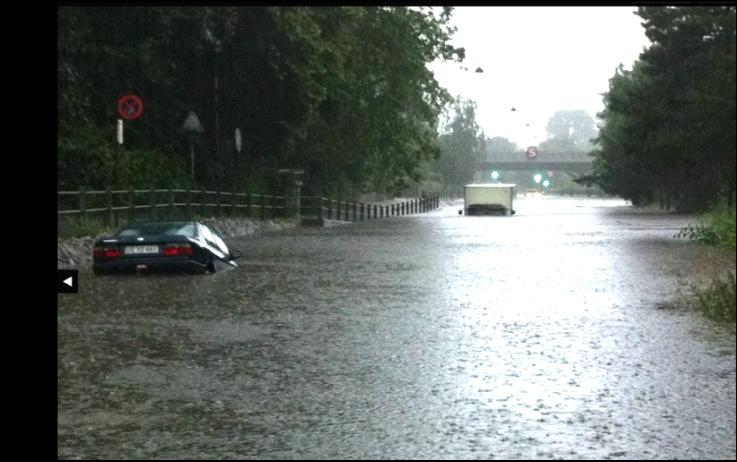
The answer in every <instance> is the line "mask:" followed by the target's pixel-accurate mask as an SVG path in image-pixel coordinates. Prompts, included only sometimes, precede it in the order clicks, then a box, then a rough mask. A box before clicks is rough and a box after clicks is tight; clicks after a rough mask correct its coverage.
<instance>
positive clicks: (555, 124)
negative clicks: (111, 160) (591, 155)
mask: <svg viewBox="0 0 737 462" xmlns="http://www.w3.org/2000/svg"><path fill="white" fill-rule="evenodd" d="M546 130H547V132H548V140H551V141H553V143H552V144H551V148H552V147H556V148H558V149H561V148H562V149H569V148H570V149H572V150H574V151H588V150H590V149H591V147H592V146H593V145H592V144H591V139H592V138H594V137H595V136H596V132H597V131H596V124H595V123H594V119H593V118H592V117H591V116H590V115H589V114H588V113H587V112H586V111H584V110H583V109H576V110H569V111H557V112H556V113H555V114H553V115H552V116H551V117H550V119H549V120H548V124H547V126H546Z"/></svg>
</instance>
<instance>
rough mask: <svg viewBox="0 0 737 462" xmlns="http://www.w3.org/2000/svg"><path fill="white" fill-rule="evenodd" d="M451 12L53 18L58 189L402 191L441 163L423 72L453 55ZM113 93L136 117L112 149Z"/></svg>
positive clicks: (208, 10)
mask: <svg viewBox="0 0 737 462" xmlns="http://www.w3.org/2000/svg"><path fill="white" fill-rule="evenodd" d="M451 10H452V9H450V8H444V9H443V10H442V13H438V14H437V15H436V14H434V13H433V12H432V11H431V10H430V9H429V8H406V7H345V8H337V7H329V8H325V7H323V8H307V7H287V8H283V7H282V8H277V7H62V8H59V9H58V34H59V35H58V116H59V119H58V186H59V188H60V189H76V188H78V187H80V186H86V187H88V188H104V187H106V186H107V185H111V184H114V185H120V186H125V187H189V186H192V187H223V186H225V187H230V188H232V189H243V188H244V187H245V188H249V189H250V190H254V191H258V190H259V189H261V190H268V189H272V190H273V189H275V188H278V187H279V183H280V182H283V181H286V180H285V179H284V178H282V176H280V175H279V174H278V173H277V172H278V170H279V169H302V170H304V171H305V174H304V177H303V178H302V181H303V183H304V185H305V188H307V191H306V192H307V193H320V194H325V195H335V196H341V197H350V196H352V195H356V194H360V193H362V192H366V191H374V192H379V191H385V192H393V191H398V190H402V189H403V188H405V187H407V185H409V184H410V183H412V182H416V181H419V180H420V179H421V176H422V169H423V168H425V167H423V164H427V162H428V161H429V160H431V159H434V158H436V157H437V156H438V155H439V153H440V149H439V146H438V133H437V120H438V115H439V114H440V112H441V111H442V110H443V107H444V106H446V105H447V103H449V102H450V101H451V98H450V95H449V94H448V93H447V92H446V90H444V89H443V88H441V87H440V86H439V84H438V82H437V81H436V80H435V79H434V77H433V75H432V73H431V72H430V71H429V70H428V69H427V68H426V66H425V65H426V64H428V63H430V62H432V61H434V60H435V59H437V58H441V59H448V60H462V58H463V54H464V51H463V49H462V48H455V47H453V46H451V45H450V44H449V42H450V38H451V35H452V33H453V32H454V30H453V29H452V28H451V27H450V26H449V19H450V14H451ZM127 93H134V94H136V95H138V96H140V97H141V98H142V99H143V101H144V112H143V116H142V117H141V118H139V119H137V120H133V121H126V122H125V124H126V125H125V127H126V129H125V144H124V146H123V147H122V148H120V149H117V148H116V145H115V127H116V119H117V118H118V115H117V100H118V98H119V97H120V96H121V95H124V94H127ZM190 111H194V113H195V114H196V115H197V118H198V119H199V120H200V122H201V125H202V127H203V129H204V132H203V133H202V134H201V135H199V137H192V138H191V139H190V136H192V134H191V133H187V132H185V131H182V125H183V122H184V120H185V119H186V118H187V116H188V114H189V113H190ZM236 129H239V130H240V131H241V133H242V147H241V151H240V152H238V150H237V149H236V143H235V136H234V134H235V130H236ZM190 141H194V142H195V144H194V147H195V149H194V151H195V162H194V168H195V176H194V178H191V177H190V149H189V148H190V144H189V143H190Z"/></svg>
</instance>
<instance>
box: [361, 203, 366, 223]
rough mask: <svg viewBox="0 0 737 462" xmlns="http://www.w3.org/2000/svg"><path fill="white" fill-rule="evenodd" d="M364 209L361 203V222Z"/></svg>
mask: <svg viewBox="0 0 737 462" xmlns="http://www.w3.org/2000/svg"><path fill="white" fill-rule="evenodd" d="M364 207H365V206H364V204H363V202H361V221H363V214H364V211H365V209H364Z"/></svg>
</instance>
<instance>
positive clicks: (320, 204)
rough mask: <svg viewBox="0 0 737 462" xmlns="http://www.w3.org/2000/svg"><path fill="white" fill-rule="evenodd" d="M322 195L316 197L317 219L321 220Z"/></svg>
mask: <svg viewBox="0 0 737 462" xmlns="http://www.w3.org/2000/svg"><path fill="white" fill-rule="evenodd" d="M322 201H323V198H322V196H320V197H318V198H317V219H318V220H320V221H322Z"/></svg>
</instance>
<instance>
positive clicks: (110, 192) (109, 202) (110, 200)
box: [105, 185, 113, 226]
mask: <svg viewBox="0 0 737 462" xmlns="http://www.w3.org/2000/svg"><path fill="white" fill-rule="evenodd" d="M106 194H107V214H106V215H107V219H106V220H105V224H106V225H107V226H111V225H112V224H113V190H112V188H111V187H110V185H108V186H107V191H106Z"/></svg>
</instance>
